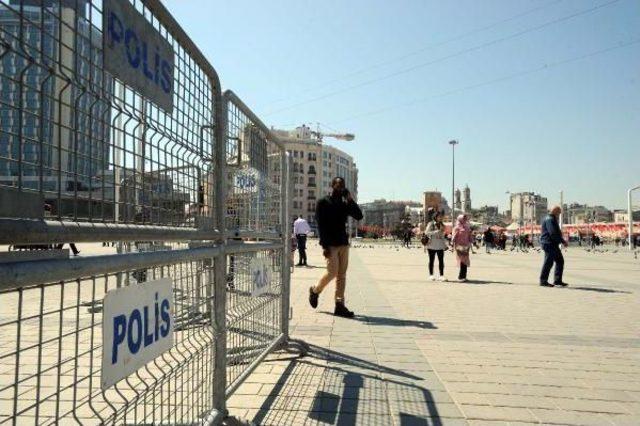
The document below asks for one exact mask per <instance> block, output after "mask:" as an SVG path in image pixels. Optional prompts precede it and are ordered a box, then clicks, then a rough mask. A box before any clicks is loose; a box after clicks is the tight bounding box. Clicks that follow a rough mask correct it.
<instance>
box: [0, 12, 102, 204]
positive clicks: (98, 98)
mask: <svg viewBox="0 0 640 426" xmlns="http://www.w3.org/2000/svg"><path fill="white" fill-rule="evenodd" d="M12 8H13V9H14V10H11V9H12ZM16 8H17V9H19V8H23V13H24V18H23V19H21V18H20V16H19V15H18V14H17V12H16V11H15V9H16ZM86 11H87V2H86V1H84V0H80V1H70V0H65V1H62V2H60V1H24V2H20V1H17V0H11V1H10V2H9V6H5V5H3V4H0V33H3V34H4V35H3V37H2V38H3V39H4V40H6V42H7V43H11V44H15V43H16V40H17V41H20V40H24V44H23V45H22V47H21V48H20V49H17V48H11V49H9V50H6V49H4V50H5V52H4V53H6V54H4V53H3V54H2V55H1V56H0V185H5V186H18V182H19V181H20V182H21V184H22V186H23V187H24V188H28V189H34V190H42V191H43V192H44V193H45V199H47V198H48V195H49V194H52V195H51V198H52V199H54V200H55V201H57V199H58V194H57V192H58V191H59V192H60V194H61V199H62V202H63V204H64V203H65V199H71V198H74V197H80V198H89V199H94V200H104V199H108V198H109V197H111V199H112V195H110V194H113V191H114V189H113V188H114V184H113V182H108V183H107V184H105V183H104V182H103V181H102V180H101V177H102V176H103V175H105V172H106V171H107V169H108V167H109V164H110V163H111V162H113V160H111V159H110V158H109V146H110V135H111V132H110V128H109V123H110V121H111V113H112V109H111V106H110V104H109V101H108V98H109V94H108V92H109V91H110V90H112V89H111V88H112V81H111V79H110V78H109V77H108V76H107V75H106V74H105V73H103V72H102V33H101V32H100V31H99V30H98V29H97V28H96V27H95V24H93V23H92V22H90V20H89V18H88V17H86ZM67 27H68V28H70V29H73V31H65V28H67ZM19 33H22V35H20V36H19ZM10 40H13V41H10ZM22 49H27V51H28V52H27V53H26V54H19V53H18V52H20V51H21V50H22ZM27 57H33V58H34V59H33V60H29V59H27ZM49 67H51V69H56V72H52V71H51V70H50V69H49ZM59 68H62V69H64V73H65V74H67V75H66V76H65V78H61V77H60V73H61V72H63V71H60V70H59ZM67 79H69V80H72V81H73V82H74V83H73V84H71V85H70V84H69V82H68V81H67ZM20 81H22V84H20V83H19V82H20ZM80 86H82V87H80ZM97 93H99V94H100V95H96V94H97ZM19 105H20V108H19ZM20 160H21V161H20ZM89 193H91V196H90V197H89V195H88V194H89ZM87 203H88V201H87ZM79 204H80V203H74V205H75V208H76V209H77V208H79V209H80V210H83V209H84V208H86V206H84V207H82V206H80V205H79ZM58 209H62V210H64V206H58ZM78 214H82V213H78Z"/></svg>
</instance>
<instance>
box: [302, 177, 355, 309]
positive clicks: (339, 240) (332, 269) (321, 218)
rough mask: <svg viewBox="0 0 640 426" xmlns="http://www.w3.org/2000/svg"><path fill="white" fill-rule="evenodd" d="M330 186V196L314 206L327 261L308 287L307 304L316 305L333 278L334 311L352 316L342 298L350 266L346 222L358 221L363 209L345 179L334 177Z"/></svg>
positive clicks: (323, 251) (323, 252)
mask: <svg viewBox="0 0 640 426" xmlns="http://www.w3.org/2000/svg"><path fill="white" fill-rule="evenodd" d="M331 189H332V191H331V195H328V196H326V197H324V198H323V199H321V200H320V201H318V204H317V206H316V223H317V224H318V232H319V234H320V246H322V255H323V256H324V257H325V259H326V260H327V272H326V273H325V274H324V276H323V277H322V278H320V281H318V284H317V285H316V286H315V287H310V288H309V304H310V305H311V307H312V308H315V307H317V306H318V296H320V293H322V290H324V288H325V287H326V286H327V285H328V284H329V283H330V282H331V281H332V280H333V279H334V278H335V279H336V292H335V302H336V305H335V309H334V311H333V314H334V315H336V316H340V317H345V318H353V316H354V314H353V311H350V310H349V309H347V307H346V306H345V299H344V293H345V287H346V283H347V267H348V265H349V237H348V236H347V232H346V226H345V225H346V223H347V219H348V217H349V216H351V217H352V218H354V219H355V220H361V219H362V210H360V207H359V206H358V204H356V202H355V201H354V199H353V197H352V196H351V193H350V192H349V190H348V189H347V188H346V187H345V183H344V178H341V177H335V178H334V179H333V180H332V181H331Z"/></svg>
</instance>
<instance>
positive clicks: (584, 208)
mask: <svg viewBox="0 0 640 426" xmlns="http://www.w3.org/2000/svg"><path fill="white" fill-rule="evenodd" d="M613 216H614V215H613V213H612V212H611V211H610V210H609V209H607V208H606V207H604V206H588V205H586V204H578V203H573V204H569V205H568V206H566V207H565V209H564V217H565V219H564V221H565V223H568V224H572V225H578V224H582V223H593V222H611V221H612V220H613V219H614V217H613Z"/></svg>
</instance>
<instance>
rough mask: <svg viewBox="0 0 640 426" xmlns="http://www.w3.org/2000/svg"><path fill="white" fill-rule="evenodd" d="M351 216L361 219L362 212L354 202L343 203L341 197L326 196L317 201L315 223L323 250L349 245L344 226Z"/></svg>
mask: <svg viewBox="0 0 640 426" xmlns="http://www.w3.org/2000/svg"><path fill="white" fill-rule="evenodd" d="M349 216H351V217H352V218H354V219H355V220H361V219H362V210H360V207H359V206H358V205H357V204H356V203H355V201H348V202H345V201H344V200H343V199H342V197H338V198H336V197H332V196H327V197H324V198H323V199H321V200H320V201H318V205H317V206H316V223H317V224H318V231H319V233H320V245H321V246H322V247H323V248H328V247H332V246H334V247H335V246H344V245H347V244H349V238H348V237H347V231H346V229H345V228H346V227H345V224H346V223H347V218H348V217H349Z"/></svg>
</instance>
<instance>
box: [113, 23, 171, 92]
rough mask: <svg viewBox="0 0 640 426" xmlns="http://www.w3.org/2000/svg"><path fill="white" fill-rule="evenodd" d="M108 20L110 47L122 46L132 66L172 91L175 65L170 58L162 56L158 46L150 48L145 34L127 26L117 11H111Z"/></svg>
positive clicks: (159, 85)
mask: <svg viewBox="0 0 640 426" xmlns="http://www.w3.org/2000/svg"><path fill="white" fill-rule="evenodd" d="M108 22H109V24H108V28H107V34H108V39H107V40H108V45H109V47H111V48H121V49H122V54H123V55H125V56H126V58H127V62H128V63H129V66H130V67H131V68H133V69H137V70H139V72H142V74H143V75H144V76H145V77H146V78H147V79H149V80H150V81H152V82H153V83H154V84H156V85H157V86H158V87H160V88H161V89H162V91H163V92H165V93H171V88H172V85H173V67H172V65H171V60H170V58H163V57H161V55H160V51H159V49H158V47H157V46H154V47H152V48H149V46H148V44H147V41H146V40H145V39H144V37H143V36H144V35H143V34H137V33H136V31H135V29H134V28H126V27H125V24H124V23H123V21H122V19H121V18H120V17H119V16H118V15H117V14H116V13H115V12H113V11H111V13H110V15H109V21H108ZM152 55H153V56H152ZM151 64H152V66H151Z"/></svg>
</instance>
